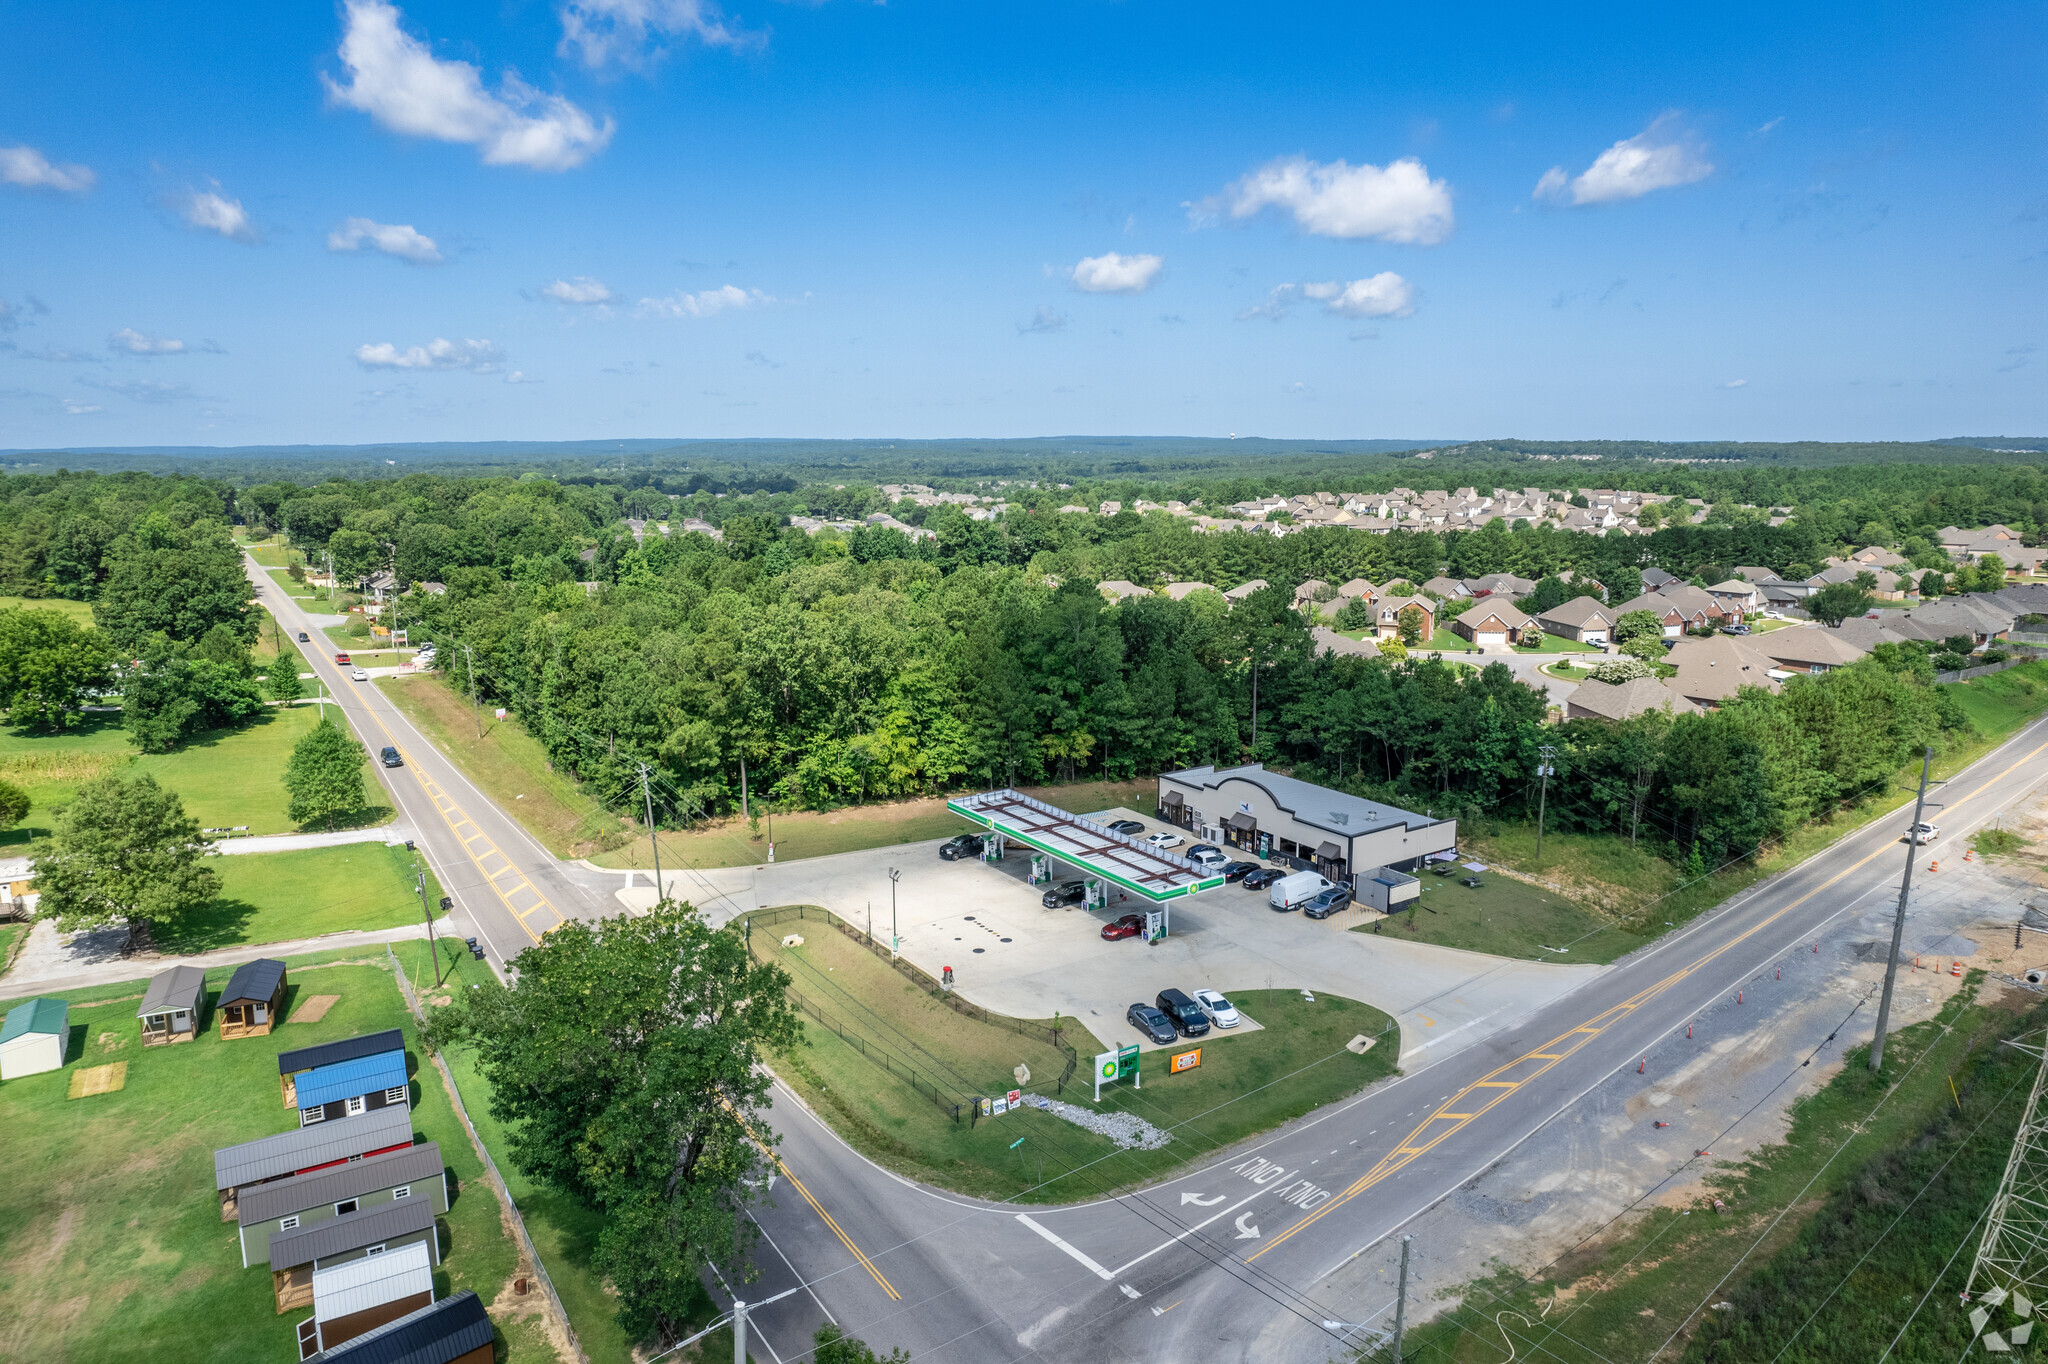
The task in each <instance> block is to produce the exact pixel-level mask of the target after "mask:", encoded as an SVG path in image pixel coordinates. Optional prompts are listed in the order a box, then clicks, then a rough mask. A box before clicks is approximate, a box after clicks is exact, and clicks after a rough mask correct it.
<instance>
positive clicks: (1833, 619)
mask: <svg viewBox="0 0 2048 1364" xmlns="http://www.w3.org/2000/svg"><path fill="white" fill-rule="evenodd" d="M1875 605H1877V602H1876V601H1875V600H1874V599H1873V598H1872V597H1871V595H1870V593H1868V592H1866V591H1865V590H1864V589H1863V588H1861V587H1859V586H1857V585H1856V584H1855V583H1829V584H1828V585H1827V586H1826V587H1823V588H1822V589H1821V590H1820V591H1818V592H1816V593H1814V594H1813V595H1812V596H1810V597H1808V598H1807V599H1806V614H1807V615H1809V616H1812V617H1813V618H1814V619H1815V620H1817V621H1819V622H1820V623H1821V624H1822V625H1825V626H1827V627H1828V628H1829V629H1831V630H1832V629H1835V628H1837V627H1838V626H1840V625H1841V623H1842V622H1843V621H1845V620H1848V619H1849V618H1850V617H1851V616H1860V615H1862V614H1863V613H1864V612H1866V611H1868V610H1870V608H1871V607H1873V606H1875Z"/></svg>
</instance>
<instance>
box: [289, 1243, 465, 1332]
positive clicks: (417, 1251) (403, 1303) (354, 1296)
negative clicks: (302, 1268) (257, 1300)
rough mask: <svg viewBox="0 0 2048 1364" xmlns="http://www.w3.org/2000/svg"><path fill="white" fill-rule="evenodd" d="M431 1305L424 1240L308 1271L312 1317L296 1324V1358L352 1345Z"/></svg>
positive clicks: (429, 1258)
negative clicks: (297, 1331)
mask: <svg viewBox="0 0 2048 1364" xmlns="http://www.w3.org/2000/svg"><path fill="white" fill-rule="evenodd" d="M433 1303H434V1253H433V1251H431V1250H429V1249H428V1248H427V1245H426V1243H425V1242H424V1241H415V1242H413V1243H412V1244H411V1245H405V1246H400V1247H399V1248H398V1249H396V1250H387V1251H385V1252H384V1253H383V1254H382V1255H366V1256H364V1257H363V1258H362V1259H360V1260H347V1261H344V1262H342V1263H341V1264H338V1265H329V1266H328V1267H327V1268H325V1269H316V1270H314V1271H313V1315H312V1316H310V1317H307V1318H306V1319H305V1320H304V1321H302V1322H300V1323H299V1358H300V1359H301V1360H307V1359H311V1358H312V1357H313V1356H314V1355H317V1354H319V1353H320V1352H321V1351H322V1350H328V1349H332V1348H334V1347H335V1346H337V1345H344V1344H346V1343H347V1342H349V1341H351V1340H354V1339H355V1338H356V1337H357V1336H359V1335H362V1334H363V1333H364V1332H366V1331H374V1330H376V1329H377V1328H378V1327H379V1326H382V1325H384V1324H386V1323H387V1322H393V1321H396V1320H398V1319H399V1318H400V1317H403V1316H408V1315H410V1314H411V1313H413V1312H417V1311H418V1310H419V1309H420V1308H422V1307H431V1306H432V1305H433Z"/></svg>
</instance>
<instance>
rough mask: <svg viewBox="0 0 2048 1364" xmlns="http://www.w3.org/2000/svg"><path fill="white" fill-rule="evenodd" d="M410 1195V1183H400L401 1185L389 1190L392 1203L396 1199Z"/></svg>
mask: <svg viewBox="0 0 2048 1364" xmlns="http://www.w3.org/2000/svg"><path fill="white" fill-rule="evenodd" d="M411 1197H412V1185H410V1184H401V1185H399V1186H398V1187H397V1188H395V1189H393V1190H392V1191H391V1199H392V1201H393V1202H394V1203H395V1202H397V1201H398V1200H399V1199H401V1198H411Z"/></svg>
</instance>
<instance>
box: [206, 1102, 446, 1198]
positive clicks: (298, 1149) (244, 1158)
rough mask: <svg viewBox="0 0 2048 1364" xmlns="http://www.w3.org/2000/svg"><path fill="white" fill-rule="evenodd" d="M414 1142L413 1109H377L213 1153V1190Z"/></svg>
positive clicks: (225, 1147) (294, 1172)
mask: <svg viewBox="0 0 2048 1364" xmlns="http://www.w3.org/2000/svg"><path fill="white" fill-rule="evenodd" d="M411 1143H412V1110H411V1109H409V1108H400V1107H396V1106H393V1107H391V1108H373V1109H371V1110H370V1111H369V1112H368V1113H365V1114H363V1115H362V1116H361V1117H359V1118H341V1119H337V1120H336V1121H334V1122H323V1123H315V1124H314V1125H313V1126H311V1127H300V1128H297V1129H295V1130H293V1131H290V1132H280V1133H278V1134H277V1135H276V1136H274V1137H258V1138H257V1139H256V1140H255V1141H245V1142H243V1143H242V1144H241V1145H239V1146H223V1147H222V1148H220V1149H219V1150H218V1151H215V1152H214V1153H213V1187H214V1188H215V1189H216V1190H218V1189H233V1188H239V1187H240V1186H242V1185H244V1184H254V1183H256V1182H257V1181H258V1180H264V1179H276V1178H277V1177H278V1176H279V1175H290V1174H297V1173H298V1172H299V1171H300V1170H305V1169H309V1168H311V1167H312V1166H315V1165H325V1164H326V1163H327V1162H329V1161H332V1160H347V1159H348V1158H349V1157H350V1156H359V1155H362V1154H363V1153H364V1152H365V1151H377V1150H382V1149H383V1148H384V1147H386V1146H405V1145H410V1144H411Z"/></svg>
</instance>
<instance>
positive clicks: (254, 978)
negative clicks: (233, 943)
mask: <svg viewBox="0 0 2048 1364" xmlns="http://www.w3.org/2000/svg"><path fill="white" fill-rule="evenodd" d="M283 979H284V963H283V962H281V961H279V960H277V959H276V958H275V957H258V958H257V959H256V960H254V961H245V962H243V963H242V964H241V965H240V966H238V967H236V968H235V974H234V975H233V976H231V977H229V978H228V985H227V988H226V989H225V990H222V991H221V992H220V1002H221V1003H222V1004H223V1005H227V1004H233V1003H235V1002H237V1001H242V1002H247V1001H249V1000H262V1001H266V1002H267V1001H268V1000H269V999H270V997H271V996H272V995H274V994H276V993H277V983H278V982H279V981H281V980H283Z"/></svg>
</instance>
